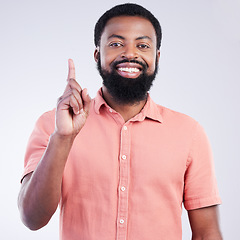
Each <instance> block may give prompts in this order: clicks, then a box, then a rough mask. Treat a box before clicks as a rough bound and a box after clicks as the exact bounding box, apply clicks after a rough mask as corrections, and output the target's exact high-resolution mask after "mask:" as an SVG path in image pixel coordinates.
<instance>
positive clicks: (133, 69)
mask: <svg viewBox="0 0 240 240" xmlns="http://www.w3.org/2000/svg"><path fill="white" fill-rule="evenodd" d="M118 71H121V72H128V73H137V72H139V71H140V70H139V69H138V68H128V67H120V68H118Z"/></svg>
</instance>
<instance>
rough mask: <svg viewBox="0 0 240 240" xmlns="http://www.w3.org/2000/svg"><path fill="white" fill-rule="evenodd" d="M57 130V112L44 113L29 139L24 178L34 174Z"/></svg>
mask: <svg viewBox="0 0 240 240" xmlns="http://www.w3.org/2000/svg"><path fill="white" fill-rule="evenodd" d="M54 128H55V110H53V111H50V112H46V113H44V114H43V115H42V116H41V117H40V118H39V119H38V120H37V122H36V124H35V127H34V129H33V132H32V134H31V136H30V138H29V141H28V144H27V149H26V153H25V159H24V171H23V174H22V178H21V181H22V180H23V178H24V176H26V175H27V174H29V173H31V172H33V171H34V170H35V168H36V167H37V165H38V162H39V161H40V160H41V158H42V156H43V154H44V152H45V150H46V148H47V145H48V142H49V137H50V135H51V134H52V133H53V131H54Z"/></svg>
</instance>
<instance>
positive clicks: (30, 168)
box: [20, 158, 39, 183]
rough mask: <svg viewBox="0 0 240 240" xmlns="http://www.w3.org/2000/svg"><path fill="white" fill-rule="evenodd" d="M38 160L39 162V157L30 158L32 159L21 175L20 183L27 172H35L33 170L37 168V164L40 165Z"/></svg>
mask: <svg viewBox="0 0 240 240" xmlns="http://www.w3.org/2000/svg"><path fill="white" fill-rule="evenodd" d="M38 162H39V158H35V159H32V160H30V161H29V162H28V164H27V166H26V167H25V168H24V171H23V174H22V176H21V181H20V183H22V180H23V178H24V177H25V176H26V175H27V174H29V173H31V172H33V171H34V170H35V169H36V167H37V165H38Z"/></svg>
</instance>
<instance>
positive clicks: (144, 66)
mask: <svg viewBox="0 0 240 240" xmlns="http://www.w3.org/2000/svg"><path fill="white" fill-rule="evenodd" d="M121 63H137V64H139V65H141V66H142V68H143V70H146V69H147V68H148V65H147V64H146V63H144V62H140V61H138V60H134V59H130V60H128V59H123V60H121V61H116V62H114V63H113V64H112V67H113V68H116V66H117V65H118V64H121Z"/></svg>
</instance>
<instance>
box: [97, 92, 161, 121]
mask: <svg viewBox="0 0 240 240" xmlns="http://www.w3.org/2000/svg"><path fill="white" fill-rule="evenodd" d="M104 106H105V107H107V108H109V106H108V105H107V103H106V102H105V100H104V99H103V96H102V89H101V88H100V89H99V90H98V92H97V95H96V97H95V99H94V110H95V112H96V113H97V114H100V109H101V108H102V107H104ZM145 118H149V119H152V120H154V121H158V122H160V123H162V122H163V118H162V115H161V113H160V109H159V106H158V105H157V104H156V103H155V102H154V101H153V100H152V99H151V97H150V95H149V94H148V98H147V102H146V104H145V106H144V107H143V109H142V111H141V112H140V113H139V114H137V115H136V116H135V117H133V118H132V119H131V121H143V120H144V119H145Z"/></svg>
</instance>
